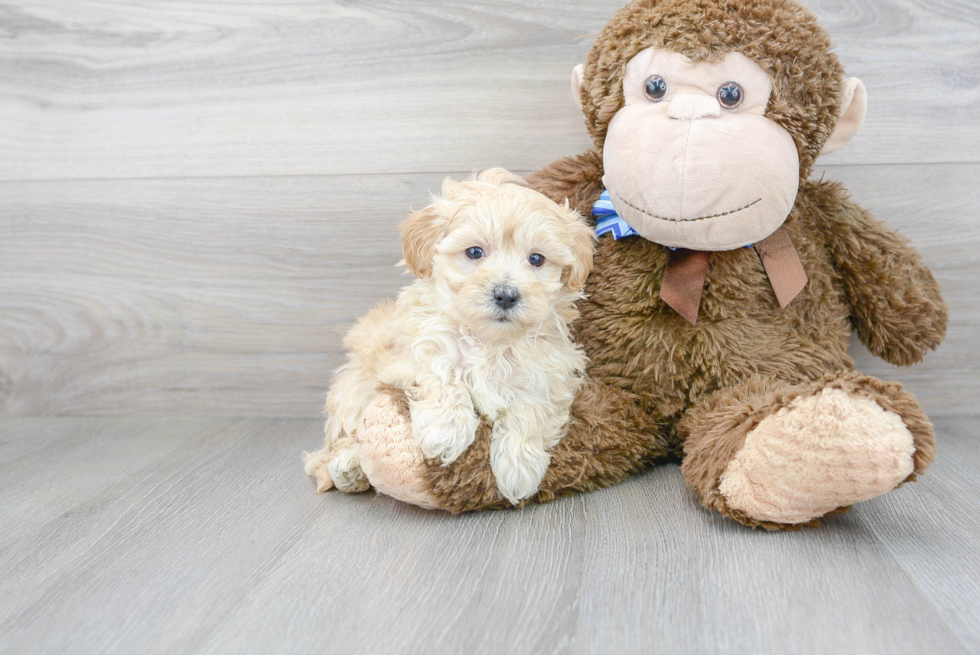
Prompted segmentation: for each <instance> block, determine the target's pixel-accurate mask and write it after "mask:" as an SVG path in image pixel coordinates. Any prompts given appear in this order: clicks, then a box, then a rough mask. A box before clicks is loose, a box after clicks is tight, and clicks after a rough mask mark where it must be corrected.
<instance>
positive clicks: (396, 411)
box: [357, 387, 439, 509]
mask: <svg viewBox="0 0 980 655" xmlns="http://www.w3.org/2000/svg"><path fill="white" fill-rule="evenodd" d="M357 442H358V443H357V449H358V453H359V455H360V464H361V468H362V469H363V471H364V473H365V474H366V475H367V478H368V480H370V481H371V485H372V486H373V487H374V488H375V489H376V490H377V491H378V492H380V493H383V494H386V495H388V496H391V497H393V498H397V499H398V500H401V501H403V502H406V503H411V504H413V505H418V506H419V507H425V508H427V509H435V508H437V507H438V506H439V505H438V503H437V502H436V499H435V496H433V495H432V493H431V492H430V491H429V488H430V483H429V481H428V479H427V478H426V477H425V471H426V468H425V459H424V457H423V455H422V450H421V449H420V448H419V445H418V443H417V442H416V440H415V437H414V435H413V434H412V419H411V417H410V416H409V410H408V399H407V398H406V396H405V393H404V392H403V391H401V390H398V389H395V388H392V387H385V388H382V389H381V390H380V391H379V392H378V396H377V397H376V398H375V399H374V401H373V402H372V403H371V405H369V406H368V408H367V411H365V413H364V422H363V423H362V424H361V429H360V430H359V431H358V433H357Z"/></svg>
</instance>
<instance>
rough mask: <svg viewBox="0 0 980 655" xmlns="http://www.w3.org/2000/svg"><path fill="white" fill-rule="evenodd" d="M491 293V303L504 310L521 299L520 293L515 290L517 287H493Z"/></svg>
mask: <svg viewBox="0 0 980 655" xmlns="http://www.w3.org/2000/svg"><path fill="white" fill-rule="evenodd" d="M492 295H493V303H494V304H495V305H496V306H497V307H500V308H501V309H502V310H504V311H507V310H508V309H510V308H511V307H513V306H514V305H516V304H517V303H518V302H520V299H521V294H520V293H519V292H518V291H517V289H515V288H514V287H512V286H507V285H501V286H499V287H494V289H493V292H492Z"/></svg>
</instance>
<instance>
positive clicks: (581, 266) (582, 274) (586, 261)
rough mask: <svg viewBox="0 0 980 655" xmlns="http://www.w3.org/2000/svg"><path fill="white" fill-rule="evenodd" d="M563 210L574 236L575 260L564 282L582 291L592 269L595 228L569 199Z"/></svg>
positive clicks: (570, 287)
mask: <svg viewBox="0 0 980 655" xmlns="http://www.w3.org/2000/svg"><path fill="white" fill-rule="evenodd" d="M562 209H564V212H562V213H563V214H564V215H565V216H566V221H567V223H566V224H567V226H568V233H569V234H570V235H571V237H572V255H573V256H574V257H575V261H573V262H572V264H571V265H570V266H569V267H568V269H567V270H566V271H565V273H564V274H563V276H562V277H563V278H564V282H565V284H566V285H567V286H568V288H569V289H571V290H573V291H581V290H582V287H584V286H585V279H586V278H587V277H589V273H590V272H591V271H592V256H593V255H594V254H595V230H593V229H592V228H591V227H590V226H589V225H588V224H587V223H586V222H585V221H584V220H582V217H581V216H580V215H579V213H578V212H576V211H573V210H571V209H569V207H568V199H567V198H566V199H565V203H564V204H563V205H562Z"/></svg>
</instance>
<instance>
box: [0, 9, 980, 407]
mask: <svg viewBox="0 0 980 655" xmlns="http://www.w3.org/2000/svg"><path fill="white" fill-rule="evenodd" d="M620 4H621V0H570V1H569V0H561V1H558V0H552V1H531V2H500V1H496V0H495V1H493V2H484V1H482V0H471V1H469V2H465V3H458V2H440V1H438V0H414V1H413V0H394V1H392V0H383V1H382V0H377V1H374V2H296V3H289V4H281V5H280V4H272V3H269V4H253V3H248V2H223V3H211V2H201V1H188V2H181V3H158V2H94V1H89V0H73V1H72V2H70V3H69V2H63V1H54V0H52V1H50V2H45V1H41V0H31V1H29V2H28V1H17V0H14V1H3V2H0V414H4V415H8V416H9V415H22V416H46V415H63V416H84V415H103V416H114V415H162V414H174V413H183V414H200V415H224V416H300V417H303V416H306V417H309V416H316V415H318V413H319V412H320V407H321V402H322V395H323V392H324V390H325V388H326V386H327V383H328V381H329V377H330V373H331V371H332V369H333V368H334V367H336V366H337V365H338V364H339V363H340V362H341V359H342V351H341V346H340V339H341V335H342V333H343V330H344V329H345V328H346V327H347V326H349V325H350V323H351V322H352V321H353V320H354V319H355V318H356V317H357V316H359V315H361V314H362V313H364V312H365V311H367V310H368V309H369V308H370V307H371V306H372V305H373V304H375V303H376V302H378V301H379V300H381V299H382V298H384V297H386V296H390V295H392V294H394V293H395V292H396V291H397V289H398V288H399V287H400V286H401V285H402V284H404V283H405V280H404V278H402V277H400V273H399V271H398V270H397V269H396V268H395V267H394V264H395V262H396V261H397V260H398V259H399V258H400V247H399V243H398V239H397V231H396V227H397V225H398V223H399V222H400V221H401V220H402V219H403V217H404V216H405V215H406V213H407V211H408V210H409V207H415V208H419V207H421V206H423V205H425V204H426V202H427V198H428V193H429V192H430V191H435V190H437V189H438V186H439V182H440V181H441V179H442V178H443V177H445V176H447V175H452V176H465V175H468V174H469V173H470V172H472V171H474V170H478V169H482V168H486V167H489V166H505V167H507V168H510V169H512V170H514V171H517V172H521V173H527V172H529V171H531V170H533V169H535V168H537V167H540V166H542V165H544V164H547V163H548V162H550V161H552V160H553V159H556V158H558V157H561V156H565V155H572V154H577V153H579V152H582V151H584V150H585V149H586V148H588V147H589V142H588V139H587V135H586V132H585V128H584V126H583V123H582V119H581V117H580V115H579V114H578V112H577V110H576V107H575V105H574V103H573V101H572V99H571V96H570V91H569V84H568V79H569V75H570V72H571V69H572V67H573V66H574V65H575V64H576V63H579V62H581V61H583V60H584V58H585V55H586V52H587V51H588V49H589V46H590V44H591V41H592V38H593V36H594V35H595V33H596V32H597V31H598V30H599V29H600V27H601V26H602V24H603V23H604V22H605V21H606V20H607V19H608V17H609V16H610V15H611V13H612V12H613V11H614V10H615V9H616V8H618V6H619V5H620ZM806 4H808V5H809V6H810V7H811V8H812V9H813V10H814V11H815V12H816V13H817V14H818V15H819V16H820V18H821V19H822V21H823V23H824V25H825V27H826V28H827V29H828V30H829V31H830V32H831V34H832V35H833V37H834V38H835V40H836V42H837V45H838V52H839V54H840V56H841V58H842V59H843V61H844V63H845V65H846V66H847V69H848V72H849V74H851V75H855V76H857V77H860V78H861V79H862V80H863V81H864V82H865V84H866V85H867V88H868V91H869V96H870V109H869V112H868V117H867V121H866V123H865V126H864V128H863V130H862V131H861V133H860V134H859V135H858V136H857V137H856V138H855V139H854V140H853V141H852V142H851V143H850V144H849V145H848V146H847V147H846V148H845V149H843V150H841V151H840V152H838V153H835V154H834V155H831V156H829V157H826V158H824V159H823V160H822V161H821V164H822V165H821V167H820V169H819V170H818V173H817V174H818V175H821V174H822V175H826V176H827V177H829V178H833V179H839V180H842V181H843V182H844V183H845V184H846V185H847V186H848V187H849V189H850V190H851V192H852V194H853V196H854V198H855V199H857V200H858V201H859V202H861V203H862V204H863V205H864V206H866V207H868V208H869V209H871V210H872V211H873V212H874V213H875V215H876V216H878V217H879V218H881V219H884V220H885V221H886V222H888V223H889V224H890V225H892V226H894V227H896V228H898V229H899V230H901V231H902V232H903V233H905V234H906V235H907V236H909V238H911V239H912V241H913V242H914V243H915V244H916V245H917V246H918V247H919V249H920V250H921V251H922V253H923V254H924V256H925V258H926V260H927V261H928V262H929V264H930V265H931V266H932V268H933V270H934V272H935V273H936V276H937V277H938V279H939V280H940V282H941V284H942V285H943V288H944V291H945V295H946V298H947V300H948V301H949V303H950V306H951V310H952V321H951V326H950V331H949V335H948V338H947V341H946V344H945V345H944V346H943V347H942V348H941V349H940V350H939V351H938V352H936V353H934V354H932V355H931V356H929V357H928V358H927V360H926V362H925V363H923V364H921V365H919V366H917V367H914V368H911V369H896V368H893V367H890V366H888V365H886V364H884V363H883V362H881V361H878V360H875V359H873V358H871V357H870V356H869V355H867V354H866V353H865V352H864V351H863V348H861V347H859V346H855V348H854V351H855V354H856V356H857V357H858V359H859V364H860V366H861V368H862V369H863V370H865V371H868V372H871V373H874V374H876V375H879V376H881V377H884V378H887V379H897V380H900V381H902V382H903V383H905V384H906V385H907V386H908V387H909V388H910V389H911V390H912V391H913V392H915V393H916V394H917V395H918V396H919V398H920V399H921V400H922V402H923V404H924V405H925V406H926V408H927V410H928V411H929V412H931V413H932V414H933V415H936V416H938V415H944V414H945V415H950V414H975V413H977V412H978V411H980V400H978V395H980V393H978V392H980V379H978V375H977V371H978V364H980V353H978V350H980V313H978V309H977V304H978V303H977V301H978V291H977V287H978V282H977V278H978V273H980V208H978V207H980V202H978V201H980V155H978V151H980V3H977V2H975V1H974V0H808V1H807V2H806Z"/></svg>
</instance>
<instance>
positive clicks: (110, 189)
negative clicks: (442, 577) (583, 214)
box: [0, 164, 980, 416]
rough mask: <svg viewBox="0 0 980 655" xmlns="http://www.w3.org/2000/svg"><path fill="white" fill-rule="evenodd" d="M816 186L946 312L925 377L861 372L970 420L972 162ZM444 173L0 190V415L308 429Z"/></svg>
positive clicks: (878, 172)
mask: <svg viewBox="0 0 980 655" xmlns="http://www.w3.org/2000/svg"><path fill="white" fill-rule="evenodd" d="M465 174H466V173H459V172H457V173H453V175H454V176H457V177H458V176H460V175H465ZM818 174H826V175H827V176H828V177H831V178H835V179H840V180H841V181H843V182H844V183H845V184H846V185H847V187H848V188H849V189H851V191H852V193H853V195H854V197H855V198H856V199H857V200H858V201H859V202H861V203H862V204H864V205H865V206H867V207H868V208H869V209H871V210H872V211H873V212H874V213H875V214H876V215H877V216H878V217H879V218H881V219H883V220H885V221H886V222H887V223H888V224H890V225H892V226H893V227H895V228H896V229H899V230H900V231H901V232H903V233H904V234H906V235H907V236H909V237H910V238H911V239H912V241H913V242H914V243H915V244H916V245H917V246H918V247H919V248H920V249H921V251H922V252H923V255H924V256H925V258H926V261H927V262H928V263H929V264H930V265H931V266H932V267H933V269H934V271H935V273H936V275H937V277H938V279H939V281H940V283H941V284H942V285H943V287H944V293H945V295H946V298H947V300H948V301H949V303H950V306H951V308H952V319H951V327H950V332H949V336H948V338H947V341H946V343H945V344H944V345H943V346H942V348H941V349H940V350H939V351H938V352H936V353H934V354H931V355H929V356H928V357H927V358H926V361H925V362H924V363H923V364H921V365H919V366H917V367H914V368H911V369H899V368H895V367H892V366H889V365H887V364H885V363H883V362H881V361H880V360H875V359H874V358H872V357H871V356H870V355H867V354H866V353H865V354H862V350H863V349H861V348H860V347H856V348H855V354H856V355H857V356H858V359H859V365H860V367H861V368H862V369H863V370H865V371H868V372H871V373H873V374H875V375H878V376H880V377H883V378H887V379H897V380H900V381H902V382H904V383H906V384H907V386H908V387H909V388H910V389H911V390H912V391H913V392H914V393H916V394H917V395H918V396H919V398H920V399H921V400H922V402H923V403H924V404H925V406H926V408H927V410H929V411H930V412H932V413H935V414H950V413H980V401H978V398H980V380H978V377H977V371H978V369H980V353H978V352H977V350H976V348H975V347H974V344H976V343H978V342H980V310H978V308H977V305H976V291H975V279H976V277H977V275H978V269H977V261H978V260H977V255H976V253H977V252H980V221H978V220H977V219H978V218H980V210H978V209H977V203H976V189H977V188H978V183H980V165H977V164H945V165H909V166H887V167H879V166H835V167H829V168H825V169H824V170H822V171H818ZM442 178H443V175H441V174H433V175H377V176H328V177H308V178H307V177H278V178H255V179H170V180H103V181H95V180H93V181H57V182H54V181H52V182H0V196H2V197H3V198H4V202H3V203H2V204H0V411H2V412H3V413H6V414H8V415H48V414H55V415H132V414H139V415H166V414H172V413H181V412H183V413H193V414H207V415H225V416H238V415H251V416H256V415H265V416H317V415H318V414H319V412H320V408H321V403H322V395H323V393H324V391H325V389H326V386H327V384H328V381H329V379H330V375H331V372H332V370H333V369H334V368H335V367H336V366H338V365H339V364H340V363H341V361H342V357H343V354H342V350H341V344H340V340H341V336H342V334H343V331H344V330H345V329H346V328H347V327H348V326H349V325H350V324H351V323H352V322H353V321H354V320H355V319H356V318H357V317H358V316H360V315H362V314H363V313H365V312H366V311H367V310H368V309H369V308H370V307H371V306H373V305H374V304H375V303H377V302H379V301H380V300H382V299H384V298H386V297H391V296H393V295H394V294H395V293H396V292H397V290H398V289H399V288H400V287H401V286H402V285H404V284H405V283H406V279H405V278H404V277H402V276H401V274H400V272H399V269H397V268H396V267H395V266H394V264H395V263H396V262H397V261H398V260H399V258H400V255H401V252H400V245H399V242H398V235H397V229H396V226H397V225H398V223H399V222H400V221H401V220H402V219H403V217H404V216H405V215H406V213H407V211H408V208H409V207H410V206H414V207H416V208H419V207H422V206H424V205H425V204H426V203H427V201H428V194H429V192H430V191H431V190H438V188H439V184H440V181H441V179H442Z"/></svg>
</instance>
